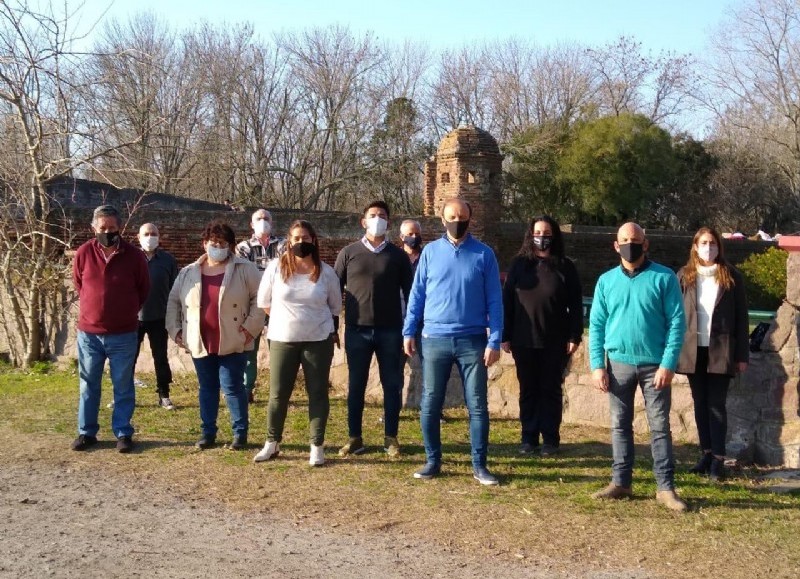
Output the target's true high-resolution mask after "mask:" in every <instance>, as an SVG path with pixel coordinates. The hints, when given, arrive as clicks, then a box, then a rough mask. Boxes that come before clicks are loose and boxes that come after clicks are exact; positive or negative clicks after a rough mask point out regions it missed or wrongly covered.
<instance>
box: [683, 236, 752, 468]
mask: <svg viewBox="0 0 800 579" xmlns="http://www.w3.org/2000/svg"><path fill="white" fill-rule="evenodd" d="M678 278H679V279H680V281H681V289H682V290H683V307H684V310H685V311H686V334H685V335H684V340H683V348H682V349H681V355H680V359H679V361H678V369H677V371H678V372H679V373H681V374H686V375H687V377H688V378H689V386H690V387H691V389H692V398H693V400H694V414H695V422H696V423H697V434H698V438H699V441H700V448H701V450H702V454H701V456H700V460H699V461H698V462H697V464H696V465H695V466H694V467H693V468H692V469H691V472H694V473H697V474H708V475H709V477H710V478H711V479H712V480H715V481H719V480H721V479H722V478H724V468H723V467H724V461H725V438H726V436H727V411H726V409H725V403H726V400H727V395H728V385H729V384H730V381H731V378H732V377H733V376H734V375H736V374H737V373H738V372H744V371H745V370H746V369H747V362H748V359H749V355H750V350H749V341H748V334H749V326H748V316H747V297H746V296H745V290H744V281H743V280H742V276H741V275H740V274H739V272H738V271H736V269H734V268H733V267H732V266H731V265H730V264H729V263H728V262H727V261H726V260H725V257H724V255H723V250H722V239H720V236H719V234H718V233H717V232H716V231H714V230H713V229H711V228H708V227H702V228H700V230H698V232H697V233H696V234H695V236H694V240H693V241H692V247H691V249H690V251H689V261H688V263H687V264H686V265H685V266H684V267H683V268H682V269H681V270H680V271H679V272H678Z"/></svg>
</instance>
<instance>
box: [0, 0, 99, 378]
mask: <svg viewBox="0 0 800 579" xmlns="http://www.w3.org/2000/svg"><path fill="white" fill-rule="evenodd" d="M69 18H70V14H69V13H66V12H60V13H59V12H58V11H57V10H54V9H53V7H52V6H50V5H46V6H44V7H40V5H39V3H36V4H30V3H28V2H27V1H23V0H20V1H19V2H6V1H3V2H0V104H2V110H0V118H2V123H1V124H0V130H2V138H1V139H0V143H2V153H1V154H0V279H2V288H1V290H0V300H1V301H2V307H0V323H1V324H2V329H3V331H4V334H5V338H6V342H7V344H6V345H7V347H8V348H9V353H10V357H11V361H12V362H13V363H14V364H16V365H20V366H29V365H30V364H32V363H34V362H35V361H37V360H39V359H41V358H42V357H43V356H44V355H46V354H47V353H48V346H49V339H50V338H51V337H52V334H53V332H54V331H55V330H54V328H55V325H56V324H57V322H58V321H59V320H60V318H61V316H60V315H59V314H60V313H61V308H64V307H65V300H66V298H65V293H64V291H63V281H64V277H65V274H66V272H67V265H68V262H67V261H66V260H65V258H64V249H65V248H67V247H68V246H69V243H70V241H71V235H72V234H71V227H70V223H69V220H68V219H67V218H66V216H65V214H64V212H63V210H62V209H61V207H60V206H59V204H58V202H57V201H56V200H55V199H54V198H53V197H52V196H51V195H50V192H49V189H48V183H49V181H50V180H51V179H54V178H57V177H59V176H64V175H69V174H71V172H72V171H73V170H74V169H75V168H76V167H77V166H79V165H81V164H82V163H87V162H91V161H92V160H93V154H92V151H93V150H95V148H96V147H97V146H98V143H101V142H102V135H100V134H98V133H97V132H96V131H95V128H96V125H94V124H93V123H92V121H91V120H92V118H93V113H94V111H93V110H92V109H91V102H90V101H89V100H87V99H86V86H87V82H86V80H85V77H84V74H83V71H82V70H81V68H80V58H79V56H78V55H77V54H76V53H74V52H72V51H71V43H72V41H73V38H72V36H71V35H72V33H71V30H70V29H69V27H68V23H69Z"/></svg>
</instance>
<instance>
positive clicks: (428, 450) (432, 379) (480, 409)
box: [420, 335, 489, 468]
mask: <svg viewBox="0 0 800 579" xmlns="http://www.w3.org/2000/svg"><path fill="white" fill-rule="evenodd" d="M486 342H487V339H486V336H485V335H475V336H462V337H458V338H433V337H426V336H422V373H423V387H422V409H421V412H420V424H421V426H422V439H423V441H424V442H425V455H426V457H427V461H428V462H429V463H433V464H440V463H441V462H442V436H441V423H440V419H441V416H442V406H443V405H444V398H445V394H446V393H447V381H448V380H449V379H450V371H451V369H452V368H453V363H455V364H456V367H457V368H458V373H459V374H460V375H461V382H462V383H463V386H464V400H465V402H466V404H467V410H468V411H469V439H470V443H471V445H472V466H473V468H477V467H485V466H486V451H487V447H488V446H489V409H488V406H487V403H486V390H487V381H488V373H487V369H486V366H485V364H484V362H483V354H484V351H485V350H486Z"/></svg>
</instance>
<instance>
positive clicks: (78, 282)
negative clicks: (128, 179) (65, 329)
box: [72, 205, 150, 452]
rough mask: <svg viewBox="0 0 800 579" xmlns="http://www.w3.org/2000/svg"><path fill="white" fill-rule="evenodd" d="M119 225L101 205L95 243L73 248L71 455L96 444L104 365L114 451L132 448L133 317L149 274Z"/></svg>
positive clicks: (144, 296) (112, 209)
mask: <svg viewBox="0 0 800 579" xmlns="http://www.w3.org/2000/svg"><path fill="white" fill-rule="evenodd" d="M121 224H122V223H121V219H120V215H119V212H118V211H117V210H116V208H115V207H113V206H111V205H101V206H100V207H98V208H97V209H95V210H94V215H93V217H92V229H93V230H94V233H95V238H94V239H91V240H89V241H87V242H86V243H84V244H83V245H81V246H80V247H79V248H78V251H77V252H76V254H75V260H74V261H73V264H72V281H73V284H74V286H75V291H76V292H77V293H78V299H79V302H80V313H79V315H78V375H79V378H80V398H79V402H78V438H76V439H75V441H74V442H73V443H72V450H86V449H87V448H89V447H90V446H92V445H94V444H95V443H97V431H98V430H99V429H100V426H99V424H98V414H99V412H100V383H101V381H102V378H103V367H104V366H105V362H106V360H108V364H109V369H110V373H111V384H112V386H113V389H114V410H113V412H112V415H111V429H112V430H113V432H114V436H116V437H117V450H119V452H130V451H131V450H132V449H133V440H132V437H133V427H132V426H131V418H132V417H133V409H134V406H135V404H136V394H135V388H134V386H133V367H134V364H135V362H136V346H137V343H138V333H137V332H138V329H139V319H138V314H139V310H140V309H141V307H142V304H143V303H144V301H145V300H146V299H147V294H148V292H149V291H150V275H149V273H148V270H147V260H146V259H145V257H144V254H143V253H142V252H141V251H140V250H139V249H138V248H136V247H134V246H133V245H131V244H130V243H128V242H126V241H124V240H123V239H122V238H121V237H120V234H119V228H120V225H121Z"/></svg>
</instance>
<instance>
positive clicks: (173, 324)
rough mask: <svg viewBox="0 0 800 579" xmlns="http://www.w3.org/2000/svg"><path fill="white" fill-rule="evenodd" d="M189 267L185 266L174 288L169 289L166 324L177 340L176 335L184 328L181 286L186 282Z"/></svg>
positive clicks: (171, 336)
mask: <svg viewBox="0 0 800 579" xmlns="http://www.w3.org/2000/svg"><path fill="white" fill-rule="evenodd" d="M186 271H187V268H183V269H182V270H181V271H180V273H178V277H177V278H176V279H175V283H174V284H172V288H171V289H170V290H169V297H168V298H167V316H166V320H165V325H166V327H167V333H169V337H170V338H172V339H173V340H175V337H176V336H177V335H178V332H180V331H181V330H182V329H183V303H181V286H182V285H183V284H184V283H185V279H186Z"/></svg>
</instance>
